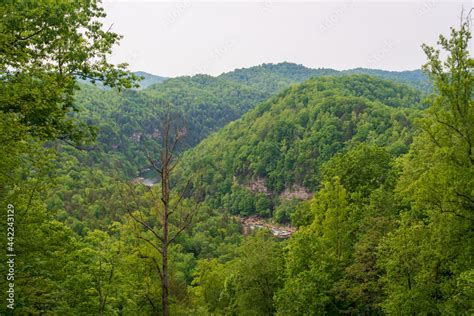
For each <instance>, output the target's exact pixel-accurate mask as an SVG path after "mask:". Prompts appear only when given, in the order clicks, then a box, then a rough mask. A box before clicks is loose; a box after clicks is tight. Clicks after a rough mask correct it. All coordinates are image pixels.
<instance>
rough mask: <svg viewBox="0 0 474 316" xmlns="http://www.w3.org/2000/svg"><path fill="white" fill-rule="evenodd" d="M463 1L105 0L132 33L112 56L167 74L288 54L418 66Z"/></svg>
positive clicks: (338, 64) (349, 64) (118, 26)
mask: <svg viewBox="0 0 474 316" xmlns="http://www.w3.org/2000/svg"><path fill="white" fill-rule="evenodd" d="M463 6H464V8H465V10H467V11H468V10H469V9H470V8H471V7H472V6H473V2H472V1H464V2H461V1H449V2H448V1H437V0H428V1H411V2H408V1H404V2H401V1H399V2H388V1H383V2H380V1H379V2H375V1H372V2H362V1H352V2H342V1H337V2H334V1H333V2H321V1H312V2H289V1H286V2H278V1H272V0H265V1H247V2H227V1H225V2H222V1H221V2H202V1H199V2H198V1H186V0H185V1H175V2H163V1H160V2H158V1H112V0H109V1H106V0H104V7H105V10H106V12H107V14H108V17H107V18H106V20H105V25H106V27H108V26H110V24H112V23H113V28H112V29H113V30H114V31H115V32H117V33H120V34H122V35H124V36H125V37H124V39H123V40H122V41H121V44H120V46H118V47H116V48H115V50H114V54H113V56H112V61H113V62H123V61H126V62H128V63H129V64H130V69H131V70H133V71H137V70H143V71H146V72H150V73H153V74H156V75H161V76H166V77H175V76H180V75H193V74H196V73H206V74H211V75H218V74H221V73H222V72H227V71H231V70H233V69H235V68H242V67H250V66H255V65H259V64H262V63H270V62H271V63H278V62H282V61H289V62H295V63H299V64H303V65H305V66H307V67H312V68H319V67H324V68H334V69H339V70H341V69H350V68H356V67H367V68H379V69H386V70H411V69H416V68H419V67H420V66H421V65H422V64H423V63H424V62H425V56H424V54H423V52H422V50H421V48H420V45H421V44H422V43H427V44H430V45H434V44H435V43H436V40H437V38H438V35H439V34H445V35H447V34H448V33H449V27H450V26H458V25H459V17H460V13H461V9H462V7H463ZM471 48H472V45H471Z"/></svg>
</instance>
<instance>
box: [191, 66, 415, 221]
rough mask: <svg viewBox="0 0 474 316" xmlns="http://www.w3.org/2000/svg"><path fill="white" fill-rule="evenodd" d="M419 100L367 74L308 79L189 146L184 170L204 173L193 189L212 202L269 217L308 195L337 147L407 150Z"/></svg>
mask: <svg viewBox="0 0 474 316" xmlns="http://www.w3.org/2000/svg"><path fill="white" fill-rule="evenodd" d="M420 100H421V97H420V94H419V93H418V92H416V91H415V90H412V89H410V88H408V87H406V86H403V85H398V84H395V83H393V82H390V81H385V80H381V79H376V78H373V77H368V76H362V75H360V76H348V77H322V78H317V79H311V80H308V81H306V82H304V83H303V84H300V85H295V86H293V87H291V88H289V89H287V90H285V91H284V92H282V93H280V94H278V95H277V96H275V97H273V98H271V99H269V100H268V101H266V102H264V103H262V104H259V105H258V106H257V107H256V108H255V109H254V110H252V111H250V112H249V113H247V114H245V115H244V117H243V118H242V119H240V120H237V121H235V122H232V123H230V124H229V125H227V126H226V127H225V128H223V129H222V130H220V131H219V132H217V133H216V134H214V135H212V136H210V137H209V138H208V139H206V140H205V141H203V142H202V143H201V144H199V145H198V146H197V147H196V148H195V149H193V150H191V151H189V152H188V153H186V155H185V156H184V159H183V162H182V165H183V167H182V168H183V170H182V173H183V174H184V175H186V176H187V177H189V176H190V175H193V177H194V179H195V181H198V179H200V180H199V184H197V183H196V184H195V190H196V191H197V192H198V193H196V194H198V195H199V196H200V197H201V198H202V199H204V198H207V199H209V200H210V201H212V203H211V204H212V206H213V207H215V208H222V210H223V211H226V212H230V213H232V214H240V215H244V216H248V215H254V214H258V215H261V216H270V215H271V214H273V213H274V211H275V208H276V207H277V206H279V205H280V203H281V202H285V201H288V200H291V199H292V198H293V197H294V198H298V197H299V198H300V199H302V198H303V199H307V198H308V197H309V196H310V193H311V192H314V191H315V190H316V189H317V188H318V187H319V183H320V179H321V172H320V170H321V166H322V164H324V163H325V162H327V161H328V160H329V159H330V158H331V157H332V156H334V155H335V154H337V153H339V152H342V151H344V150H347V149H349V148H353V147H356V146H357V145H358V144H360V143H366V144H373V145H376V146H380V147H384V148H386V151H387V152H388V153H390V154H392V155H393V156H399V155H401V154H403V153H405V152H406V151H407V150H408V147H409V145H410V143H411V137H412V132H413V126H412V122H413V119H414V118H415V117H416V116H417V115H419V113H420V111H419V109H420V108H421V101H420ZM276 215H277V216H278V217H282V216H283V218H288V217H289V215H290V214H281V212H277V214H276Z"/></svg>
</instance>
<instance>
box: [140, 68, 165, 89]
mask: <svg viewBox="0 0 474 316" xmlns="http://www.w3.org/2000/svg"><path fill="white" fill-rule="evenodd" d="M135 74H136V75H138V76H142V77H144V79H143V80H142V81H140V89H145V88H147V87H149V86H151V85H153V84H155V83H162V82H163V81H165V80H166V79H168V78H166V77H161V76H157V75H152V74H150V73H147V72H144V71H137V72H135Z"/></svg>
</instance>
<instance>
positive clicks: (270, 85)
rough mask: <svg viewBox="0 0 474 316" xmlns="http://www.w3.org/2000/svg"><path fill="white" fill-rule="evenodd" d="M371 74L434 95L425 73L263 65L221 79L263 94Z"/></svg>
mask: <svg viewBox="0 0 474 316" xmlns="http://www.w3.org/2000/svg"><path fill="white" fill-rule="evenodd" d="M353 74H367V75H371V76H375V77H380V78H384V79H388V80H392V81H395V82H398V83H405V84H407V85H410V86H412V87H413V88H416V89H418V90H420V91H422V92H425V93H426V92H430V91H431V90H432V85H431V83H430V82H429V80H428V78H427V76H426V75H425V74H424V73H423V72H422V71H421V70H412V71H386V70H379V69H366V68H355V69H349V70H342V71H338V70H335V69H330V68H318V69H312V68H308V67H305V66H303V65H298V64H295V63H289V62H283V63H278V64H262V65H259V66H254V67H250V68H242V69H236V70H234V71H230V72H227V73H224V74H222V75H220V76H219V77H220V78H224V79H227V80H232V81H235V82H239V83H243V84H247V85H252V86H256V87H258V88H259V89H260V90H261V91H267V92H269V93H275V92H278V91H281V90H283V89H284V88H286V87H288V86H289V85H291V84H295V83H301V82H303V81H305V80H308V79H310V78H313V77H322V76H346V75H353Z"/></svg>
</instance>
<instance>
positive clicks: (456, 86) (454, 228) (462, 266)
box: [380, 15, 474, 314]
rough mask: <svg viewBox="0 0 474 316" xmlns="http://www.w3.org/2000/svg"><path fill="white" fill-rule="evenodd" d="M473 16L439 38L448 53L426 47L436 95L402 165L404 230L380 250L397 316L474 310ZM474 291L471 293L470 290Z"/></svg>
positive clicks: (388, 306)
mask: <svg viewBox="0 0 474 316" xmlns="http://www.w3.org/2000/svg"><path fill="white" fill-rule="evenodd" d="M470 20H471V17H470V15H469V16H468V17H467V18H466V19H464V20H462V21H461V25H460V28H459V29H455V28H452V29H451V36H450V38H446V37H444V36H440V37H439V41H438V44H439V45H440V46H441V48H442V49H443V50H444V51H445V53H446V54H447V58H446V60H444V61H443V60H441V59H440V51H439V50H437V49H435V48H432V47H429V46H427V45H423V49H424V51H425V53H426V55H427V58H428V62H427V63H426V65H424V67H423V68H424V69H425V71H426V72H427V73H428V74H429V76H430V78H431V79H432V81H433V82H434V86H435V90H436V94H435V95H433V96H432V97H431V107H430V108H429V109H427V111H426V113H425V116H424V118H422V119H421V120H420V121H419V125H420V126H421V132H420V133H419V134H418V135H417V136H416V137H415V138H414V142H413V145H412V147H411V149H410V151H409V153H408V154H407V155H406V156H405V157H404V158H403V160H402V161H401V165H402V168H403V170H402V174H401V178H400V180H399V183H398V192H399V196H400V200H404V201H405V202H406V204H407V205H408V207H409V208H408V210H407V211H406V212H404V213H403V214H402V220H401V222H400V227H399V228H398V229H397V231H395V232H394V233H393V234H391V235H390V237H389V238H387V239H386V240H385V242H384V243H383V245H382V246H381V248H380V263H381V265H382V266H383V267H384V268H385V269H386V287H385V288H386V293H387V298H386V300H385V302H384V305H383V306H384V309H385V311H386V312H389V313H399V312H400V311H404V313H407V314H408V313H409V314H418V313H430V314H461V313H464V312H466V313H468V314H469V313H472V311H473V310H474V306H473V303H472V302H474V297H473V292H472V288H473V286H474V278H473V269H472V263H473V260H474V248H473V245H474V234H473V232H474V229H473V228H474V226H473V225H474V191H473V188H474V153H473V141H474V101H473V88H474V74H473V66H474V61H473V59H472V58H471V57H470V54H469V41H470V39H471V33H470V27H471V24H470ZM469 289H471V290H469Z"/></svg>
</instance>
